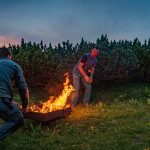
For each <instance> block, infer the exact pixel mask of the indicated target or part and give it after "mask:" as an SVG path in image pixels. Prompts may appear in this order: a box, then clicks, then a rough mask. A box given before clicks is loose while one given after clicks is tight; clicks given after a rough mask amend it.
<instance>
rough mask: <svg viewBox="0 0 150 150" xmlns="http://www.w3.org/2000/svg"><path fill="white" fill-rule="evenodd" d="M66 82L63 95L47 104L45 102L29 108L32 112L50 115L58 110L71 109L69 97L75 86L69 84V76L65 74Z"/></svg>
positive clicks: (51, 99) (52, 98) (53, 98)
mask: <svg viewBox="0 0 150 150" xmlns="http://www.w3.org/2000/svg"><path fill="white" fill-rule="evenodd" d="M65 76H66V81H65V82H64V84H63V85H64V89H63V91H62V94H61V95H60V96H58V97H56V98H55V97H53V96H51V97H50V99H49V100H48V101H47V102H43V103H41V104H38V105H33V106H31V107H30V108H29V110H30V111H32V112H40V113H48V112H52V111H56V110H61V109H64V108H68V107H70V104H66V102H67V99H68V97H69V96H70V94H71V93H72V91H73V86H72V85H71V84H69V82H70V80H69V75H68V73H65Z"/></svg>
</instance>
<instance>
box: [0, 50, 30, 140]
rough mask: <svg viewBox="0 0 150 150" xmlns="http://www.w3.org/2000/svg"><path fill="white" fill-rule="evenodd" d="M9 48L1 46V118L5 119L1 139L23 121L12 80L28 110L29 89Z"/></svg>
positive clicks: (24, 107) (1, 128)
mask: <svg viewBox="0 0 150 150" xmlns="http://www.w3.org/2000/svg"><path fill="white" fill-rule="evenodd" d="M11 58H12V54H11V51H10V50H9V49H8V48H0V118H1V119H2V120H4V121H5V123H4V124H2V125H1V126H0V141H1V140H3V139H4V138H5V137H7V135H9V134H10V133H12V132H14V131H15V130H17V129H18V128H19V127H20V126H21V125H22V124H23V123H24V119H23V115H22V112H21V111H20V109H19V107H18V105H17V103H15V102H14V101H13V89H12V82H13V81H14V80H15V81H16V84H17V87H18V89H19V93H20V97H21V100H22V111H23V112H26V108H27V105H28V100H29V91H28V87H27V84H26V81H25V78H24V75H23V71H22V69H21V67H20V66H19V65H18V64H17V63H16V62H14V61H12V60H11Z"/></svg>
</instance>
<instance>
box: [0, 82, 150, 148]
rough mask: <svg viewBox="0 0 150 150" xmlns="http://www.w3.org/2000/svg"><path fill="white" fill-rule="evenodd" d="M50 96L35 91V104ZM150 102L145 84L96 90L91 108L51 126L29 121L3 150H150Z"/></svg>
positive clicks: (33, 97)
mask: <svg viewBox="0 0 150 150" xmlns="http://www.w3.org/2000/svg"><path fill="white" fill-rule="evenodd" d="M46 96H48V95H46V93H44V92H42V91H38V90H33V91H31V100H32V101H34V102H35V100H41V99H42V98H43V99H45V98H46ZM15 98H17V99H18V96H16V97H15ZM149 100H150V85H149V84H145V83H138V84H137V83H129V84H126V85H124V86H119V87H110V88H108V89H101V88H99V89H93V92H92V98H91V105H90V106H88V107H83V106H82V105H79V106H78V107H77V108H76V109H73V110H72V113H71V114H70V115H69V116H68V117H67V118H65V119H61V120H57V121H55V122H51V123H49V124H47V125H41V124H39V123H37V122H33V121H30V120H26V122H25V125H24V126H23V127H22V128H20V129H19V130H18V131H17V132H15V133H13V134H11V135H10V136H8V138H6V139H5V140H4V141H3V142H2V143H0V150H20V149H21V150H35V149H36V150H130V149H131V150H144V149H145V150H150V104H149Z"/></svg>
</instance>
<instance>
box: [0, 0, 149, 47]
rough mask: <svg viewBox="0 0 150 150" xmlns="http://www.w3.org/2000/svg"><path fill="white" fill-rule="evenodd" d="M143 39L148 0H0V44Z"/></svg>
mask: <svg viewBox="0 0 150 150" xmlns="http://www.w3.org/2000/svg"><path fill="white" fill-rule="evenodd" d="M101 34H107V36H108V39H109V40H120V39H121V40H125V39H127V40H133V39H135V38H136V37H137V38H138V39H139V40H140V41H141V42H143V41H144V40H145V39H147V40H148V39H149V38H150V1H149V0H0V46H3V45H4V44H5V45H7V44H8V43H11V44H20V41H21V38H22V37H23V38H24V39H25V41H26V42H28V41H31V42H34V41H35V42H40V41H41V40H42V41H43V42H44V43H46V44H48V43H50V42H51V43H52V45H57V44H58V43H61V42H62V41H66V40H69V41H70V42H72V43H74V44H75V43H77V42H80V41H81V38H82V37H83V38H84V40H87V41H91V42H95V41H96V39H97V38H98V37H100V36H101Z"/></svg>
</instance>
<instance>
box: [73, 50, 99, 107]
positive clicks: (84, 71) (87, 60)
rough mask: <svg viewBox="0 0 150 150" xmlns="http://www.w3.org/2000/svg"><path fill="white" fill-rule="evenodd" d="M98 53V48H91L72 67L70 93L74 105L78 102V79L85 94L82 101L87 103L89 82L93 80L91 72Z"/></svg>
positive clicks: (89, 91) (89, 94)
mask: <svg viewBox="0 0 150 150" xmlns="http://www.w3.org/2000/svg"><path fill="white" fill-rule="evenodd" d="M98 55H99V49H98V48H93V49H92V51H91V53H86V54H85V55H83V56H82V57H81V58H80V60H79V62H78V63H77V64H76V65H75V67H74V69H73V86H74V91H73V95H72V105H73V106H74V107H75V106H76V105H77V102H78V91H79V87H80V80H81V81H82V83H83V85H84V87H85V94H84V98H83V103H84V104H85V105H88V103H89V100H90V96H91V83H92V81H93V74H94V70H95V67H96V64H97V59H96V57H97V56H98Z"/></svg>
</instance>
